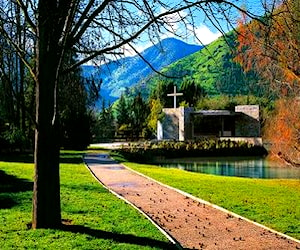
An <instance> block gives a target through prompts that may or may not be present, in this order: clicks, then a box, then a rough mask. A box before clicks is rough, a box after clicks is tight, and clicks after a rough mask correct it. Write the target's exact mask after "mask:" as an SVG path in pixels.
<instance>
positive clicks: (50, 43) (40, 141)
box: [32, 0, 61, 228]
mask: <svg viewBox="0 0 300 250" xmlns="http://www.w3.org/2000/svg"><path fill="white" fill-rule="evenodd" d="M51 2H52V3H51ZM53 5H54V6H55V1H51V0H50V1H49V0H46V1H40V5H39V11H40V12H39V23H38V44H37V55H36V56H37V66H36V69H37V72H36V74H37V80H36V123H37V128H36V131H35V154H34V157H35V158H34V161H35V177H34V195H33V221H32V227H33V228H57V227H59V226H60V225H61V213H60V212H61V208H60V185H59V144H58V139H59V138H58V134H59V133H58V117H57V112H56V109H57V106H56V98H57V93H56V90H57V86H56V85H57V79H56V78H57V74H56V72H57V67H58V54H59V48H58V44H57V41H55V40H56V39H55V27H53V26H54V25H53V24H54V22H53V18H54V15H55V11H53V10H54V9H55V7H54V6H53ZM51 10H52V11H51Z"/></svg>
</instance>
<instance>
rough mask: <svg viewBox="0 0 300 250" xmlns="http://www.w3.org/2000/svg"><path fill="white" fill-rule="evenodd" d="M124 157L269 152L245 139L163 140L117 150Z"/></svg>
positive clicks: (144, 159)
mask: <svg viewBox="0 0 300 250" xmlns="http://www.w3.org/2000/svg"><path fill="white" fill-rule="evenodd" d="M116 152H117V153H118V154H121V155H122V156H123V157H124V158H126V159H127V160H130V161H135V162H147V161H151V160H153V159H154V158H156V157H164V158H180V157H207V156H256V155H265V154H267V152H266V150H265V149H264V148H263V147H261V146H256V145H253V144H250V143H247V142H244V141H230V140H219V139H202V140H199V141H193V142H188V141H187V142H178V141H161V142H142V143H132V144H129V145H128V146H123V147H122V148H120V149H118V150H116Z"/></svg>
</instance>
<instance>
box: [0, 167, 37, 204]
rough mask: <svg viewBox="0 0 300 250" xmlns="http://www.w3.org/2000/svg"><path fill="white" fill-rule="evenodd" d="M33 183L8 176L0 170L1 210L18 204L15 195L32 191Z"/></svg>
mask: <svg viewBox="0 0 300 250" xmlns="http://www.w3.org/2000/svg"><path fill="white" fill-rule="evenodd" d="M32 189H33V182H31V181H29V180H26V179H19V178H17V177H15V176H13V175H8V174H7V173H5V172H4V171H3V170H0V209H4V208H11V207H13V206H15V205H17V204H18V202H17V200H16V199H14V195H13V193H18V192H26V191H32Z"/></svg>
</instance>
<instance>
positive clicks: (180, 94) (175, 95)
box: [168, 86, 183, 109]
mask: <svg viewBox="0 0 300 250" xmlns="http://www.w3.org/2000/svg"><path fill="white" fill-rule="evenodd" d="M182 95H183V93H177V92H176V86H174V93H171V94H168V96H173V97H174V109H176V106H177V105H176V97H177V96H182Z"/></svg>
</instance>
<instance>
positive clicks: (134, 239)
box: [62, 225, 178, 250]
mask: <svg viewBox="0 0 300 250" xmlns="http://www.w3.org/2000/svg"><path fill="white" fill-rule="evenodd" d="M62 230H63V231H67V232H72V233H81V234H88V235H90V236H92V237H95V238H98V239H106V240H114V241H117V242H120V243H127V244H135V245H140V246H150V247H157V248H161V249H166V250H171V249H178V248H177V247H176V246H174V245H173V244H172V243H167V242H163V241H159V240H154V239H149V238H147V237H139V236H134V235H131V234H118V233H112V232H106V231H103V230H99V229H92V228H88V227H85V226H80V225H63V226H62Z"/></svg>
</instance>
